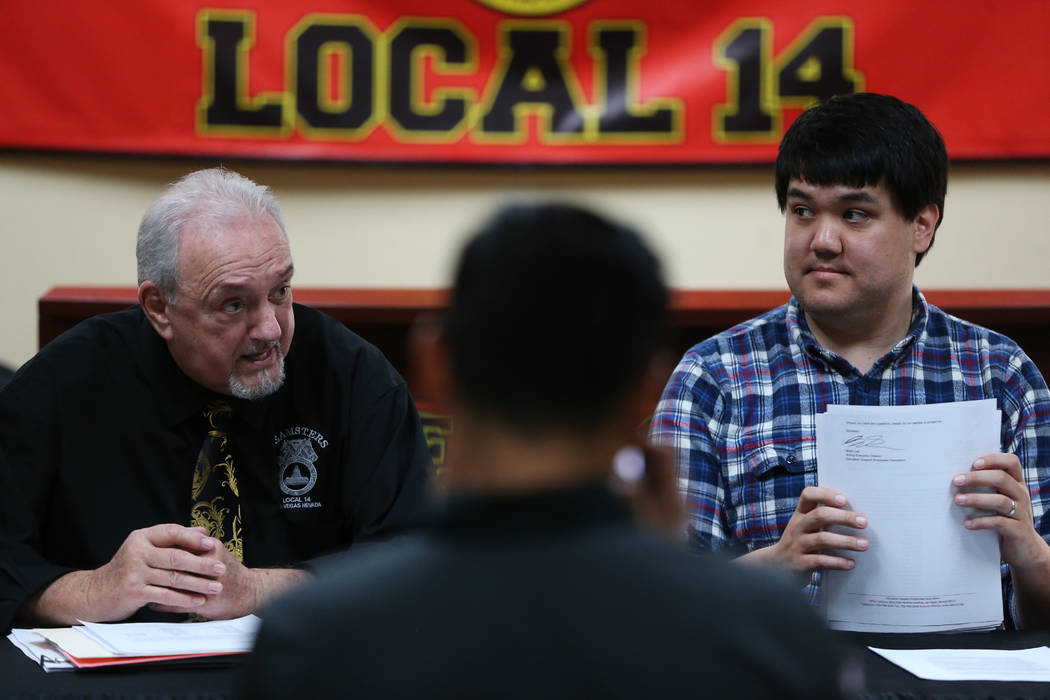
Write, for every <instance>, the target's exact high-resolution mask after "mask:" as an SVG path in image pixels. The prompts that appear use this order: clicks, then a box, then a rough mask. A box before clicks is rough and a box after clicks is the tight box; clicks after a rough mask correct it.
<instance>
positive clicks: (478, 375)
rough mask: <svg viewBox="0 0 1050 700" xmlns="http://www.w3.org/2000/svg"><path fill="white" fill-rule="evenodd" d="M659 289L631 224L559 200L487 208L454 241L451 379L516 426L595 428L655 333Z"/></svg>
mask: <svg viewBox="0 0 1050 700" xmlns="http://www.w3.org/2000/svg"><path fill="white" fill-rule="evenodd" d="M666 322H667V291H666V289H665V287H664V284H663V280H662V274H661V270H660V264H659V262H658V261H657V259H656V256H655V255H653V253H652V252H651V251H650V250H649V249H648V248H647V247H646V245H645V243H643V242H642V239H641V237H640V236H639V235H638V234H637V233H636V232H635V231H633V230H631V229H629V228H626V227H624V226H621V225H619V224H616V223H613V222H611V221H609V220H607V219H605V218H602V217H601V216H598V215H596V214H594V213H591V212H589V211H586V210H584V209H581V208H578V207H575V206H571V205H565V204H543V205H528V206H526V205H516V206H510V207H507V208H505V209H503V210H501V211H500V212H498V213H497V214H496V215H495V216H494V218H492V219H491V220H489V221H488V223H486V224H485V225H484V226H483V227H482V229H481V230H480V232H479V233H478V234H477V235H476V236H475V237H474V238H473V239H472V240H471V241H470V242H469V243H468V244H467V245H466V247H465V248H464V250H463V253H462V255H461V257H460V260H459V266H458V270H457V272H456V275H455V288H454V289H453V292H452V300H451V303H450V306H449V310H448V313H447V316H446V319H445V338H446V341H447V344H448V348H449V354H450V360H451V365H452V380H453V382H454V385H455V387H456V389H457V390H458V391H459V394H460V396H461V398H462V399H463V400H464V401H466V402H467V404H468V405H469V406H470V407H471V408H472V409H474V410H479V411H483V412H486V413H488V414H489V415H492V416H494V417H496V418H498V419H499V420H500V421H501V422H503V423H505V424H509V425H512V426H513V427H514V428H515V429H517V430H521V431H522V432H538V431H548V430H552V429H554V430H558V429H568V430H576V431H589V430H595V429H598V428H600V427H602V426H603V425H604V424H605V423H606V422H607V420H608V419H609V418H610V417H612V415H613V413H614V411H615V410H616V409H617V408H619V407H620V404H621V403H622V401H623V399H624V398H626V395H627V392H628V391H629V390H630V389H631V387H632V386H633V385H635V383H636V382H637V381H638V380H639V379H640V378H641V375H642V373H643V372H644V370H645V368H646V366H647V364H648V362H649V361H650V359H651V358H652V356H653V355H654V353H655V352H656V351H657V350H658V349H659V347H660V346H661V344H662V343H663V341H664V337H663V335H664V332H665V327H666Z"/></svg>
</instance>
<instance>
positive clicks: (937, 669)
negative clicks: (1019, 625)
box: [868, 647, 1050, 683]
mask: <svg viewBox="0 0 1050 700" xmlns="http://www.w3.org/2000/svg"><path fill="white" fill-rule="evenodd" d="M868 648H869V649H871V650H872V651H873V652H875V653H876V654H878V655H879V656H882V657H884V658H886V659H888V660H889V661H892V662H893V663H895V664H897V665H898V666H900V667H901V668H903V669H904V670H905V671H908V672H909V673H914V674H915V675H916V676H918V677H919V678H925V679H927V680H931V681H1034V682H1041V683H1045V682H1050V649H1048V648H1047V647H1035V648H1034V649H876V648H875V647H868Z"/></svg>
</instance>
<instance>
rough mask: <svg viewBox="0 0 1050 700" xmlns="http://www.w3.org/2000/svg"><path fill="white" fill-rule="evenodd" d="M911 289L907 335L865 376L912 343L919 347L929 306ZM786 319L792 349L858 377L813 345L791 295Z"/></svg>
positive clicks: (892, 360) (839, 359) (848, 366)
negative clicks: (910, 318) (909, 319)
mask: <svg viewBox="0 0 1050 700" xmlns="http://www.w3.org/2000/svg"><path fill="white" fill-rule="evenodd" d="M911 289H912V292H911V307H912V312H911V314H912V320H911V326H910V327H909V328H908V334H907V335H905V336H904V337H903V338H901V339H900V340H899V341H897V343H896V344H895V345H894V346H893V347H892V348H890V350H889V352H887V353H886V354H885V355H883V356H882V357H881V358H879V360H878V361H877V362H876V363H875V364H874V365H872V367H871V370H869V372H868V373H869V374H872V373H877V372H881V371H882V370H883V369H885V368H886V367H887V366H889V365H893V364H896V363H897V362H898V361H899V360H900V359H901V358H902V357H903V356H904V354H905V353H906V352H907V351H908V350H909V348H910V347H911V345H912V344H913V343H916V344H919V345H921V344H922V343H924V342H925V340H926V336H927V331H926V324H927V322H928V321H929V318H930V309H929V305H928V304H927V303H926V297H925V296H923V294H922V292H920V291H919V288H918V287H916V286H915V285H912V288H911ZM786 320H787V327H788V335H789V337H790V338H791V342H792V344H793V345H794V346H795V348H796V349H798V350H801V351H802V352H803V353H804V354H805V355H807V356H808V357H810V358H811V359H813V360H816V361H817V362H819V363H821V364H823V365H825V366H827V367H828V368H829V369H834V370H836V371H838V372H840V373H842V374H859V372H858V371H857V369H856V368H855V367H853V365H851V364H850V363H849V362H847V361H846V360H844V359H843V358H842V357H840V356H839V355H837V354H836V353H834V352H832V351H830V350H828V349H826V348H824V347H823V346H822V345H821V344H820V343H819V342H817V339H816V338H814V337H813V332H812V331H810V329H809V324H807V323H806V317H805V314H804V313H803V312H802V307H801V305H800V304H799V303H798V300H797V299H796V298H795V297H794V296H792V297H791V300H790V301H788V306H787V314H786Z"/></svg>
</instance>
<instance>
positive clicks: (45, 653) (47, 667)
mask: <svg viewBox="0 0 1050 700" xmlns="http://www.w3.org/2000/svg"><path fill="white" fill-rule="evenodd" d="M7 639H8V641H9V642H11V643H12V644H14V645H15V646H16V647H18V648H19V649H21V650H22V653H23V654H25V655H26V656H28V657H29V658H30V659H32V660H33V661H34V663H37V664H39V665H40V668H42V669H44V671H46V672H47V673H51V672H52V671H72V670H73V664H72V663H70V661H69V659H67V658H66V657H65V656H63V655H62V654H61V653H60V652H59V651H58V650H57V649H55V647H54V646H53V645H52V644H51V642H50V641H49V640H48V639H47V638H46V637H42V636H41V635H39V634H37V633H36V632H34V631H33V630H28V629H13V630H11V634H9V635H7Z"/></svg>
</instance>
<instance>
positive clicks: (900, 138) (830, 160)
mask: <svg viewBox="0 0 1050 700" xmlns="http://www.w3.org/2000/svg"><path fill="white" fill-rule="evenodd" d="M792 179H798V180H804V181H805V182H808V183H809V184H811V185H817V186H832V185H846V186H849V187H866V186H875V185H879V184H881V185H883V186H884V187H885V188H886V189H887V190H888V192H889V194H890V196H891V197H892V198H893V202H894V204H895V206H896V207H897V210H898V212H899V213H900V214H901V215H902V216H903V217H904V218H906V219H912V218H914V217H915V216H916V215H918V213H919V212H920V211H921V210H922V209H923V207H925V206H927V205H929V204H936V205H937V209H938V212H939V214H940V215H939V217H938V219H937V226H940V222H941V220H943V218H944V197H945V194H946V192H947V189H948V152H947V150H946V149H945V147H944V140H943V139H942V138H941V135H940V134H939V133H937V130H936V129H935V128H934V127H933V125H932V124H931V123H930V122H929V120H928V119H926V117H925V116H924V115H923V114H922V112H920V111H919V110H918V108H916V107H914V106H913V105H910V104H908V103H907V102H902V101H901V100H899V99H897V98H896V97H891V96H889V95H877V94H874V93H857V94H852V95H838V96H836V97H832V98H831V99H830V100H828V101H827V102H825V103H823V104H820V105H817V106H815V107H812V108H810V109H808V110H806V111H805V112H803V113H802V114H801V115H799V117H798V119H796V120H795V122H794V123H793V124H792V125H791V126H790V127H789V128H788V130H787V132H786V133H785V134H784V138H783V139H782V140H781V142H780V151H779V153H778V155H777V163H776V192H777V203H778V204H779V206H780V210H781V211H783V210H784V207H785V205H786V203H787V190H788V183H789V182H790V181H791V180H792ZM930 245H931V246H932V245H933V243H932V241H931V243H930ZM923 255H924V253H921V254H919V255H918V256H917V258H916V261H915V262H916V264H918V263H919V261H920V260H922V257H923Z"/></svg>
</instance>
